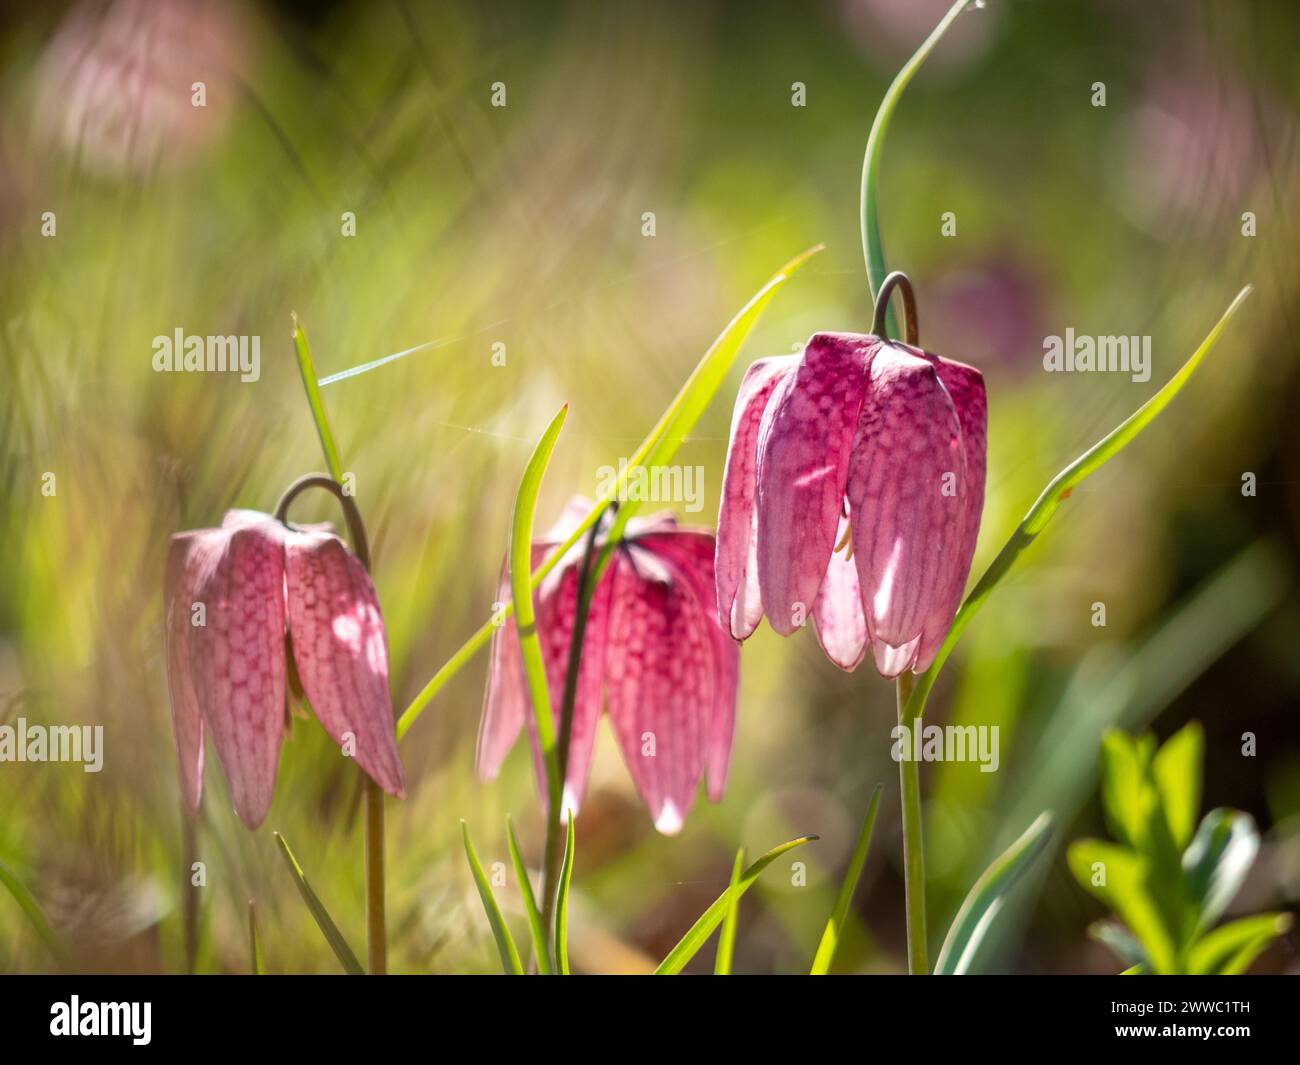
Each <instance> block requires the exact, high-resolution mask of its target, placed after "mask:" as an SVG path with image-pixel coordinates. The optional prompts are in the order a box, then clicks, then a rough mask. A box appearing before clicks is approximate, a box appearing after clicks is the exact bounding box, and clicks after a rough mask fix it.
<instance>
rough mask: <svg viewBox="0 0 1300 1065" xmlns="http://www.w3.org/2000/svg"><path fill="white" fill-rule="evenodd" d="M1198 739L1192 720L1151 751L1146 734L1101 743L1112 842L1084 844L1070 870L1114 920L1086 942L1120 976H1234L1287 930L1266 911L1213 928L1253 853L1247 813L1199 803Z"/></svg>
mask: <svg viewBox="0 0 1300 1065" xmlns="http://www.w3.org/2000/svg"><path fill="white" fill-rule="evenodd" d="M1204 755H1205V737H1204V734H1203V733H1202V731H1201V726H1200V725H1199V724H1198V723H1197V722H1195V721H1193V722H1191V723H1190V724H1188V725H1186V726H1185V727H1184V728H1183V729H1181V730H1180V731H1179V732H1177V733H1175V734H1174V735H1173V736H1171V737H1170V738H1169V739H1168V740H1167V741H1166V742H1165V744H1164V745H1163V746H1162V747H1160V748H1159V749H1158V750H1157V749H1156V740H1155V737H1154V736H1152V735H1149V734H1148V735H1145V736H1140V737H1133V736H1129V735H1127V734H1126V733H1123V732H1119V731H1113V732H1109V733H1107V734H1106V735H1105V736H1104V737H1102V744H1101V801H1102V807H1103V809H1104V811H1105V815H1106V824H1107V827H1108V828H1109V829H1110V832H1111V834H1112V835H1113V836H1114V837H1115V839H1116V840H1117V841H1118V842H1116V843H1110V842H1106V841H1104V840H1098V839H1082V840H1078V841H1077V842H1075V843H1074V844H1073V845H1072V846H1071V847H1070V852H1069V863H1070V870H1071V871H1072V872H1073V873H1074V876H1075V879H1077V880H1078V881H1079V883H1080V884H1082V885H1083V887H1084V888H1085V889H1086V890H1088V891H1090V892H1092V894H1094V895H1095V896H1096V897H1097V898H1098V899H1100V900H1101V901H1102V902H1103V903H1104V904H1105V905H1106V907H1107V908H1108V909H1110V910H1111V912H1112V913H1114V914H1115V915H1116V917H1118V918H1119V921H1110V920H1106V921H1099V922H1097V923H1096V924H1094V925H1093V927H1092V929H1091V932H1092V934H1093V936H1094V937H1095V938H1096V939H1098V940H1100V941H1101V942H1103V943H1105V944H1106V945H1107V946H1108V947H1110V949H1111V950H1113V951H1114V952H1115V953H1116V954H1117V955H1119V957H1120V959H1121V960H1122V961H1123V962H1124V963H1125V965H1126V968H1125V970H1124V971H1125V973H1129V974H1138V973H1157V974H1169V973H1181V974H1217V975H1233V974H1237V973H1242V972H1245V971H1246V969H1247V968H1249V966H1250V963H1251V962H1252V961H1254V960H1255V958H1257V957H1258V956H1259V954H1260V953H1261V952H1262V951H1263V950H1264V949H1265V948H1267V947H1268V945H1269V944H1270V943H1272V942H1273V940H1274V939H1276V938H1277V937H1278V936H1280V935H1282V934H1283V933H1284V932H1286V931H1287V929H1288V928H1290V926H1291V918H1290V915H1289V914H1285V913H1264V914H1257V915H1254V916H1251V917H1243V918H1240V919H1239V920H1235V921H1229V922H1228V923H1227V924H1223V925H1219V926H1218V927H1217V928H1216V927H1215V922H1217V921H1218V919H1219V918H1220V917H1221V916H1222V915H1223V912H1224V910H1225V909H1226V908H1227V906H1228V903H1230V902H1231V901H1232V899H1233V897H1234V896H1235V895H1236V894H1237V891H1238V890H1239V889H1240V887H1241V885H1242V882H1243V881H1244V880H1245V878H1246V873H1247V872H1248V871H1249V870H1250V866H1251V863H1252V862H1254V860H1255V854H1256V853H1257V852H1258V850H1259V833H1258V831H1257V830H1256V828H1255V822H1254V821H1253V820H1252V818H1251V817H1250V815H1249V814H1245V813H1242V812H1241V811H1240V810H1227V809H1217V810H1211V811H1210V812H1209V813H1208V814H1206V815H1205V816H1204V817H1203V818H1202V819H1201V822H1200V825H1199V826H1197V824H1196V813H1197V810H1198V809H1199V808H1200V804H1201V777H1202V769H1203V762H1204Z"/></svg>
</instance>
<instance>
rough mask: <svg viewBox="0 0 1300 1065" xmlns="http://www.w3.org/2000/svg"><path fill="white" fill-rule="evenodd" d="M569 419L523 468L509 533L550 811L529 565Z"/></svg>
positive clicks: (551, 757)
mask: <svg viewBox="0 0 1300 1065" xmlns="http://www.w3.org/2000/svg"><path fill="white" fill-rule="evenodd" d="M568 414H569V405H568V404H567V403H566V404H565V405H564V406H562V407H561V408H560V409H559V411H558V412H557V413H556V415H555V417H554V418H552V419H551V424H550V425H548V426H547V427H546V432H544V433H543V434H542V438H541V440H539V441H538V442H537V447H536V449H534V451H533V455H532V458H530V459H529V460H528V465H527V466H526V467H525V468H524V476H523V479H522V480H521V481H520V482H519V493H518V494H517V495H516V496H515V515H514V521H513V522H512V523H511V528H510V596H511V599H512V600H513V601H514V603H515V629H516V631H517V632H518V633H519V650H520V654H521V657H522V658H523V661H524V676H525V678H526V679H527V681H528V697H529V700H530V701H531V702H532V704H533V718H534V720H535V721H536V722H537V743H538V746H539V747H540V748H541V750H542V762H543V764H544V765H545V767H546V786H547V792H548V794H549V795H550V801H551V808H552V809H556V808H557V807H558V804H559V803H560V801H561V796H560V792H561V787H562V783H561V781H560V764H559V761H558V760H557V756H556V752H555V718H554V716H553V715H552V714H551V689H550V686H549V684H548V683H547V681H546V666H545V664H544V663H543V661H542V641H541V640H540V639H539V638H538V635H537V618H536V617H535V616H534V611H533V594H532V585H531V584H530V583H529V578H528V575H529V573H530V572H531V570H532V560H533V518H534V515H535V514H536V511H537V494H538V493H539V492H540V491H541V488H542V478H543V477H544V476H545V474H546V467H547V465H548V464H549V463H550V461H551V453H552V452H553V451H554V450H555V441H556V440H557V439H558V438H559V435H560V429H561V428H562V427H563V425H564V419H565V418H566V417H567V416H568Z"/></svg>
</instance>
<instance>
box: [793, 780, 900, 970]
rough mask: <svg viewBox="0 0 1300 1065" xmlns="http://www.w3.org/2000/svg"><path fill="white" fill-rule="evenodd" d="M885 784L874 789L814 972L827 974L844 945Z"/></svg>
mask: <svg viewBox="0 0 1300 1065" xmlns="http://www.w3.org/2000/svg"><path fill="white" fill-rule="evenodd" d="M882 790H883V785H880V784H877V785H876V789H875V791H873V792H872V793H871V802H869V803H868V804H867V816H866V817H865V818H863V820H862V831H860V832H859V833H858V842H857V845H856V846H855V847H854V848H853V855H852V857H851V858H850V859H849V867H848V869H846V870H845V871H844V881H843V883H841V884H840V893H839V896H838V897H837V898H836V900H835V909H834V910H832V911H831V916H830V920H828V921H827V922H826V930H825V931H824V932H822V939H821V942H820V943H818V944H817V955H816V957H814V958H813V963H812V970H811V972H810V973H809V975H810V976H825V975H826V974H827V973H828V972H830V970H831V963H832V962H833V961H834V960H835V951H836V950H837V949H838V948H839V945H840V934H841V932H842V931H843V929H844V921H845V918H847V917H848V915H849V906H850V905H852V903H853V893H854V892H855V891H856V890H857V888H858V880H859V879H861V877H862V869H863V867H864V866H865V865H866V864H867V850H868V849H869V848H870V847H871V833H872V831H873V830H874V829H875V827H876V813H877V811H878V810H879V809H880V793H881V791H882Z"/></svg>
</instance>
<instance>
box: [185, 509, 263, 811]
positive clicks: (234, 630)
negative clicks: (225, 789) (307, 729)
mask: <svg viewBox="0 0 1300 1065" xmlns="http://www.w3.org/2000/svg"><path fill="white" fill-rule="evenodd" d="M211 544H212V545H213V549H211V550H207V551H204V552H203V553H202V554H201V555H200V556H199V558H198V559H197V560H196V563H197V565H196V572H195V577H194V600H195V602H201V603H203V604H204V608H205V613H206V618H205V621H206V624H204V625H202V626H196V627H194V628H192V629H191V630H190V633H189V640H188V643H189V651H190V671H191V676H192V679H193V685H194V692H195V695H196V697H197V699H198V704H199V708H200V710H201V711H202V714H203V724H204V727H205V729H206V731H208V732H209V733H211V735H212V743H213V746H214V747H215V748H216V751H217V757H218V758H219V759H220V761H221V767H222V769H224V770H225V774H226V780H227V781H228V782H229V785H230V798H231V801H232V803H233V804H234V807H235V813H237V814H238V815H239V819H240V820H241V821H243V822H244V824H245V825H247V826H248V827H249V828H256V827H257V826H258V825H260V824H261V823H262V821H263V820H265V818H266V813H267V810H269V809H270V806H271V799H272V798H273V797H274V794H275V773H276V767H277V766H278V765H279V761H280V743H281V741H282V740H283V738H284V711H285V702H284V685H285V658H284V632H285V623H284V542H283V538H282V535H281V532H280V526H279V525H277V524H276V523H274V522H271V521H266V522H263V523H261V524H246V525H241V526H240V527H237V528H233V529H226V530H223V532H222V539H221V541H220V542H219V541H217V540H216V539H215V538H214V539H212V541H211ZM218 545H219V546H218Z"/></svg>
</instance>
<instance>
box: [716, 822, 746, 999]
mask: <svg viewBox="0 0 1300 1065" xmlns="http://www.w3.org/2000/svg"><path fill="white" fill-rule="evenodd" d="M744 868H745V848H744V847H741V848H740V850H738V851H736V862H735V864H734V865H733V866H732V867H731V883H730V884H728V885H727V912H726V916H724V917H723V918H722V931H721V932H719V933H718V956H717V957H716V958H715V959H714V962H713V975H714V976H729V975H730V974H731V955H732V954H733V953H734V951H735V947H736V918H737V917H738V916H739V914H740V892H738V891H737V890H736V885H737V884H739V883H740V874H741V873H742V872H743V871H744Z"/></svg>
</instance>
